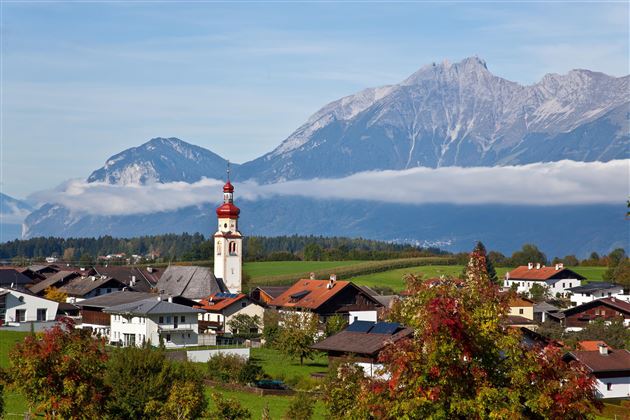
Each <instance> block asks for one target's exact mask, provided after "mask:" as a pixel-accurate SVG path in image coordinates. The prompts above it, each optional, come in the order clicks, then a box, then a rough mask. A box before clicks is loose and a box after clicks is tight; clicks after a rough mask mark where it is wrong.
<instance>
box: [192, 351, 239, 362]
mask: <svg viewBox="0 0 630 420" xmlns="http://www.w3.org/2000/svg"><path fill="white" fill-rule="evenodd" d="M217 354H235V355H237V356H241V357H244V358H246V359H249V348H245V349H217V350H189V351H187V352H186V355H187V356H188V360H190V361H191V362H207V361H208V360H210V358H211V357H212V356H215V355H217Z"/></svg>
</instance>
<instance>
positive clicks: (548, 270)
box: [506, 265, 583, 280]
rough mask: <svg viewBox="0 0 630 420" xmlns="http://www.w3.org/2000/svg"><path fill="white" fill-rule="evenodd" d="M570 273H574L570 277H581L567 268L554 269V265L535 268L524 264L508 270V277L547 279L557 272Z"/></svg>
mask: <svg viewBox="0 0 630 420" xmlns="http://www.w3.org/2000/svg"><path fill="white" fill-rule="evenodd" d="M567 272H568V273H571V274H575V277H571V278H576V279H583V277H582V276H580V275H579V274H577V273H574V272H573V271H571V270H569V269H567V268H560V269H558V270H556V268H555V267H545V266H541V267H540V268H536V266H534V267H533V268H529V267H528V266H526V265H521V266H519V267H516V268H515V269H514V270H512V271H510V272H509V273H508V277H506V278H508V279H510V280H512V279H515V280H549V279H551V278H554V277H556V276H557V275H558V274H560V273H567Z"/></svg>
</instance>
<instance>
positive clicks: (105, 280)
mask: <svg viewBox="0 0 630 420" xmlns="http://www.w3.org/2000/svg"><path fill="white" fill-rule="evenodd" d="M108 285H109V287H116V288H123V287H125V284H124V283H122V282H121V281H119V280H117V279H113V278H111V277H102V276H87V277H78V278H75V279H72V280H70V281H69V282H68V283H66V284H65V285H63V286H61V287H60V288H59V291H61V292H64V293H67V294H68V295H69V296H85V295H87V294H88V293H90V292H91V291H92V290H94V289H97V288H99V287H106V286H108Z"/></svg>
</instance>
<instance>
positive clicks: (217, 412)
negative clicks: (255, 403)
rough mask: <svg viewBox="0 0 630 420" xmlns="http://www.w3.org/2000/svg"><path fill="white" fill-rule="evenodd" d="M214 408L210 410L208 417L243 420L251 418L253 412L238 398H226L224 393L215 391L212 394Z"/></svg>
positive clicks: (220, 419)
mask: <svg viewBox="0 0 630 420" xmlns="http://www.w3.org/2000/svg"><path fill="white" fill-rule="evenodd" d="M212 401H213V402H214V406H215V407H214V408H213V409H211V410H209V411H208V413H207V417H208V418H211V419H217V420H241V419H251V418H252V413H251V412H250V411H249V410H248V409H246V408H244V407H243V406H242V405H241V404H240V403H239V402H238V400H235V399H232V398H225V397H224V396H223V395H221V394H219V393H218V392H215V393H213V394H212Z"/></svg>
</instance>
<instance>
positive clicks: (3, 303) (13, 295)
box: [0, 288, 59, 324]
mask: <svg viewBox="0 0 630 420" xmlns="http://www.w3.org/2000/svg"><path fill="white" fill-rule="evenodd" d="M58 308H59V303H58V302H55V301H53V300H48V299H44V298H42V297H39V296H35V295H33V294H31V293H26V292H21V291H18V290H15V289H9V288H0V324H19V323H21V322H36V321H40V322H44V321H54V320H55V317H56V316H57V309H58Z"/></svg>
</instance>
